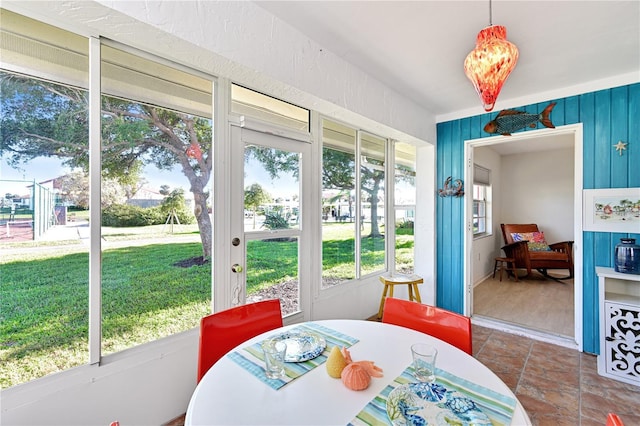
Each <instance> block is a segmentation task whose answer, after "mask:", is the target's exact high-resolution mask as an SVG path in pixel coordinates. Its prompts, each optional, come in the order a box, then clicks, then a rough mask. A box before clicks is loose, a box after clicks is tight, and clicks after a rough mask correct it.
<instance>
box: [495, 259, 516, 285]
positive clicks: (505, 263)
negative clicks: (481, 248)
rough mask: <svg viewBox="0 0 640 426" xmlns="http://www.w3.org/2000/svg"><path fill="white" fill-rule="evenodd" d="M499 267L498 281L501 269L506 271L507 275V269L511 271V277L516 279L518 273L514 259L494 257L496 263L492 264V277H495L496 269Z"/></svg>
mask: <svg viewBox="0 0 640 426" xmlns="http://www.w3.org/2000/svg"><path fill="white" fill-rule="evenodd" d="M498 268H500V281H502V271H505V272H507V277H508V276H509V273H508V271H511V272H512V273H513V277H514V278H515V280H516V281H518V274H517V273H516V261H515V260H513V259H512V258H510V257H496V263H495V264H494V265H493V278H495V277H496V270H497V269H498Z"/></svg>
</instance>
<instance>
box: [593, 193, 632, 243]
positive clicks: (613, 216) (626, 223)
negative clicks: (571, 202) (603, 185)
mask: <svg viewBox="0 0 640 426" xmlns="http://www.w3.org/2000/svg"><path fill="white" fill-rule="evenodd" d="M582 200H583V202H584V209H583V215H584V216H583V223H582V225H583V230H584V231H596V232H630V233H636V234H637V233H640V188H615V189H585V190H584V191H583V196H582Z"/></svg>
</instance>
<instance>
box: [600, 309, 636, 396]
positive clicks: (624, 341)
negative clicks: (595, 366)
mask: <svg viewBox="0 0 640 426" xmlns="http://www.w3.org/2000/svg"><path fill="white" fill-rule="evenodd" d="M604 308H605V330H606V336H604V338H605V340H606V344H605V347H606V353H605V357H606V370H607V372H608V373H610V374H613V375H616V376H620V377H624V378H626V379H630V380H634V381H638V383H640V308H638V307H634V306H629V305H623V304H618V303H610V302H605V304H604Z"/></svg>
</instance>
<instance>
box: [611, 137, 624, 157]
mask: <svg viewBox="0 0 640 426" xmlns="http://www.w3.org/2000/svg"><path fill="white" fill-rule="evenodd" d="M613 146H614V147H615V148H616V151H618V152H619V153H620V157H622V151H624V150H625V149H627V142H622V141H618V143H617V144H615V145H613Z"/></svg>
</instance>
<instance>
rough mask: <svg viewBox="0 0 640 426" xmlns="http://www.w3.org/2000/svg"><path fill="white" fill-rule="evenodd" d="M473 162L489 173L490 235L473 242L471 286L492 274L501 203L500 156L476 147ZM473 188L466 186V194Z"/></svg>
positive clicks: (496, 248)
mask: <svg viewBox="0 0 640 426" xmlns="http://www.w3.org/2000/svg"><path fill="white" fill-rule="evenodd" d="M473 162H474V163H475V164H477V165H479V166H482V167H484V168H485V169H489V170H490V171H491V201H490V202H491V210H492V212H493V216H492V217H491V234H490V235H485V236H482V237H479V238H474V240H473V255H472V258H471V259H472V268H473V276H472V280H473V284H474V285H475V284H478V283H480V282H481V281H482V280H484V279H485V278H486V277H487V276H488V275H489V274H491V273H493V266H494V259H495V257H496V256H500V252H501V251H500V247H502V245H501V242H502V236H501V233H500V232H501V231H500V210H501V202H502V198H503V197H502V193H501V191H502V178H501V176H502V169H501V161H500V155H499V154H498V153H497V152H495V151H494V150H493V149H492V148H491V147H477V148H474V150H473ZM472 189H473V188H472V187H471V186H468V188H467V193H469V194H471V190H472Z"/></svg>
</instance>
